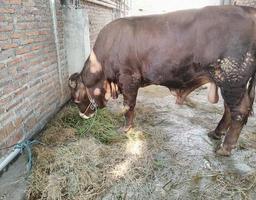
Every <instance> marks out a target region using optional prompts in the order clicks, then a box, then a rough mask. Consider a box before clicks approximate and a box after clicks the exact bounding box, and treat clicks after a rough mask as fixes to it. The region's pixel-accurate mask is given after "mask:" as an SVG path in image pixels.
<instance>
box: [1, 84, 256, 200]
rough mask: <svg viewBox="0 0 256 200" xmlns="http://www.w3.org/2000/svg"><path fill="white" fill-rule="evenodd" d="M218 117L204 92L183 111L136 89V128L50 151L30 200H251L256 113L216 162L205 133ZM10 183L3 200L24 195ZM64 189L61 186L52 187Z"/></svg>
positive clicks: (114, 104) (161, 96)
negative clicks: (117, 137)
mask: <svg viewBox="0 0 256 200" xmlns="http://www.w3.org/2000/svg"><path fill="white" fill-rule="evenodd" d="M121 104H122V98H119V99H118V100H115V101H111V102H110V103H109V106H108V109H109V110H110V111H111V112H113V113H118V112H120V107H121ZM254 108H256V106H254ZM222 113H223V102H222V100H220V102H219V103H218V104H215V105H212V104H210V103H208V102H207V90H206V89H200V90H197V91H195V92H194V93H193V94H191V95H190V96H189V99H188V101H187V102H186V105H182V106H180V105H176V104H175V97H173V96H171V95H170V92H169V90H168V89H166V88H163V87H159V86H150V87H147V88H144V89H140V92H139V95H138V98H137V106H136V120H135V124H136V126H135V128H134V129H132V130H131V131H129V133H128V134H127V139H126V140H122V141H120V142H115V143H111V144H103V143H101V142H99V141H98V140H97V139H95V138H93V137H90V136H87V137H81V138H80V139H79V140H76V141H72V142H70V141H69V142H66V141H65V140H63V141H62V142H61V143H63V144H62V145H60V146H58V147H57V148H56V149H55V150H54V152H55V153H54V155H55V157H56V158H55V163H54V164H53V165H52V167H51V169H50V172H48V174H50V175H49V177H48V179H49V180H48V182H47V183H45V188H43V189H42V191H43V192H42V194H41V196H36V195H35V196H34V198H32V197H31V196H30V199H40V198H41V199H49V200H50V199H51V200H52V199H56V200H57V199H78V200H79V199H104V200H112V199H117V200H122V199H131V200H133V199H138V200H140V199H141V200H142V199H143V200H144V199H152V200H156V199H161V200H162V199H170V200H172V199H181V200H183V199H184V200H193V199H204V200H208V199H209V200H210V199H234V200H236V199H256V169H255V167H256V120H255V116H253V117H251V118H250V119H249V121H248V123H247V125H246V126H245V127H244V129H243V131H242V135H241V136H240V139H239V143H238V147H237V149H235V150H233V152H232V155H231V157H221V156H217V155H216V154H215V149H216V148H217V146H218V145H219V143H220V142H219V141H215V140H212V139H210V138H208V136H207V133H208V132H209V131H211V130H213V129H214V128H215V127H216V126H217V123H218V121H219V120H220V119H221V117H222ZM65 130H66V129H65ZM68 131H70V130H68ZM63 134H64V135H65V134H66V133H65V132H64V133H63ZM120 134H123V133H120ZM68 137H69V138H71V139H72V138H73V136H72V134H71V135H70V134H68ZM51 150H52V149H51ZM51 153H52V152H51ZM24 161H25V160H24V159H23V162H24ZM20 162H22V161H20ZM56 163H57V164H56ZM15 165H16V163H14V166H15ZM35 165H36V166H34V168H35V169H36V168H37V166H38V164H37V163H35ZM60 167H61V168H62V169H61V170H60ZM56 169H57V170H56ZM18 171H19V170H16V172H15V170H14V171H11V172H10V171H8V172H6V173H5V174H4V176H5V177H8V173H9V174H10V173H12V174H15V173H18ZM60 171H61V173H60ZM33 173H35V172H33ZM65 173H66V174H69V178H67V176H66V174H65ZM70 174H71V176H70ZM10 177H11V176H10ZM34 177H37V176H35V175H34ZM70 177H71V178H70ZM2 178H3V177H1V181H2ZM14 179H15V176H14ZM10 181H13V180H8V178H7V179H5V180H4V182H2V183H1V188H0V190H2V191H0V194H1V195H2V194H5V196H4V197H3V196H2V197H1V195H0V197H1V198H0V199H4V200H8V199H13V198H8V193H12V192H13V193H16V194H20V195H23V196H24V191H22V192H20V189H19V187H16V186H12V185H8V187H4V185H5V184H8V182H10ZM33 181H36V180H32V181H31V180H30V183H28V185H29V189H28V191H31V188H32V187H31V185H33V184H31V182H32V183H33ZM21 183H22V182H21ZM61 185H65V187H63V188H65V189H63V188H62V190H60V189H59V188H58V187H57V186H61ZM3 188H8V189H4V190H5V191H3ZM60 188H61V187H60ZM64 190H65V191H64ZM32 196H33V195H32ZM67 196H68V197H67Z"/></svg>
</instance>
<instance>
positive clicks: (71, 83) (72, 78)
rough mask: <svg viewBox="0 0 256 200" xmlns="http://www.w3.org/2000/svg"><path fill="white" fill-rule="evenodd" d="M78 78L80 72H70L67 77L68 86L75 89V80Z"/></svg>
mask: <svg viewBox="0 0 256 200" xmlns="http://www.w3.org/2000/svg"><path fill="white" fill-rule="evenodd" d="M78 79H80V74H78V73H75V74H72V75H71V76H70V77H69V81H68V85H69V87H71V88H73V89H75V88H76V86H77V81H78Z"/></svg>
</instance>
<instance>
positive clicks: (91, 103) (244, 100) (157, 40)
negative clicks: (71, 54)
mask: <svg viewBox="0 0 256 200" xmlns="http://www.w3.org/2000/svg"><path fill="white" fill-rule="evenodd" d="M255 23H256V9H254V8H250V7H242V6H209V7H204V8H202V9H193V10H186V11H177V12H172V13H167V14H160V15H149V16H139V17H127V18H121V19H117V20H115V21H113V22H111V23H109V24H107V25H106V26H105V27H104V28H103V29H102V30H101V31H100V33H99V35H98V37H97V40H96V42H95V45H94V47H93V50H92V51H91V53H90V56H89V57H88V59H87V60H86V62H85V65H84V68H83V69H82V71H81V73H76V74H73V75H71V76H70V79H69V86H70V88H71V95H72V97H73V99H74V101H75V102H76V103H77V105H78V107H79V110H80V115H81V116H82V117H85V118H89V117H91V116H92V115H93V113H94V112H95V108H96V107H97V108H102V107H104V106H105V105H106V102H107V100H108V99H109V98H110V97H113V98H116V97H117V95H118V93H121V94H123V97H124V102H123V104H124V107H125V114H124V115H125V119H126V125H125V129H126V130H128V129H129V128H130V127H132V125H133V118H134V108H135V104H136V97H137V93H138V89H139V88H140V87H143V86H147V85H150V84H155V85H162V86H165V87H167V88H169V89H170V91H174V92H175V93H176V96H177V103H180V104H182V102H183V101H184V99H185V98H186V96H187V95H188V94H189V93H191V92H192V91H193V90H195V89H196V88H198V87H200V86H201V85H203V84H205V83H211V87H210V88H211V89H210V94H209V100H210V101H211V102H213V103H215V102H217V100H218V96H217V94H218V92H217V89H218V88H220V91H221V95H222V97H223V99H224V108H225V110H224V114H223V117H222V119H221V120H220V122H219V123H218V126H217V128H216V129H215V130H214V131H212V132H210V133H208V135H209V136H210V137H211V138H214V139H221V137H222V136H223V135H225V138H224V141H223V143H222V144H221V145H220V146H219V147H218V148H217V151H216V152H217V154H219V155H223V156H229V155H230V154H231V151H232V149H234V148H235V146H236V144H237V140H238V138H239V134H240V132H241V130H242V128H243V126H244V125H245V124H246V122H247V119H248V116H249V115H250V112H252V106H253V102H254V96H255V82H256V78H255V72H256V58H255V57H256V24H255Z"/></svg>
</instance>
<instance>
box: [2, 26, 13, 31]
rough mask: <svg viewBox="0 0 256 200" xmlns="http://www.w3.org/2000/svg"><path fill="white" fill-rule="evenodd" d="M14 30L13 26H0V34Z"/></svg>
mask: <svg viewBox="0 0 256 200" xmlns="http://www.w3.org/2000/svg"><path fill="white" fill-rule="evenodd" d="M12 30H13V26H12V25H7V26H0V32H9V31H12Z"/></svg>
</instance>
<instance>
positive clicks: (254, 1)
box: [232, 0, 256, 7]
mask: <svg viewBox="0 0 256 200" xmlns="http://www.w3.org/2000/svg"><path fill="white" fill-rule="evenodd" d="M232 3H233V4H236V5H243V6H251V7H256V0H232Z"/></svg>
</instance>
